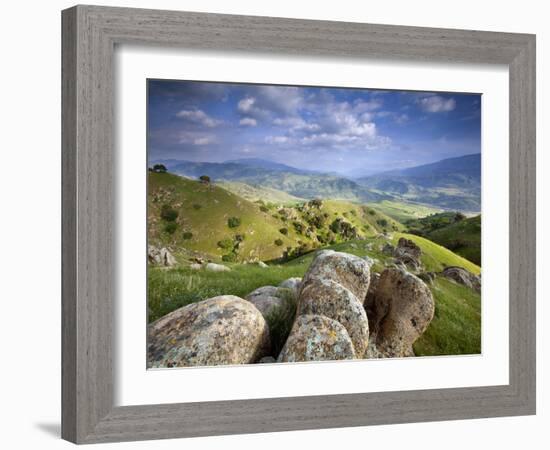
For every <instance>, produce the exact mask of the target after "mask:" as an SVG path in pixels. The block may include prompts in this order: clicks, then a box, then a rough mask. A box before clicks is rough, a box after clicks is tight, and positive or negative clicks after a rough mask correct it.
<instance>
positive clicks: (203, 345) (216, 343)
mask: <svg viewBox="0 0 550 450" xmlns="http://www.w3.org/2000/svg"><path fill="white" fill-rule="evenodd" d="M268 351H269V329H268V326H267V323H266V321H265V319H264V318H263V316H262V314H261V313H260V312H259V311H258V309H256V308H255V307H254V305H252V304H251V303H250V302H248V301H246V300H243V299H242V298H239V297H235V296H233V295H221V296H219V297H213V298H210V299H208V300H204V301H201V302H198V303H193V304H191V305H187V306H184V307H182V308H179V309H177V310H175V311H173V312H171V313H170V314H167V315H165V316H163V317H161V318H160V319H158V320H157V321H155V322H153V323H151V324H150V325H149V326H148V347H147V359H148V366H149V367H183V366H213V365H222V364H247V363H254V362H257V361H259V360H260V359H261V358H262V357H263V356H265V355H267V354H269V353H268Z"/></svg>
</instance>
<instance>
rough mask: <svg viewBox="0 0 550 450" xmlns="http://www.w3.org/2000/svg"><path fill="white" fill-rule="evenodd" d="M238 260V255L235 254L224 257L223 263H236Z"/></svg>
mask: <svg viewBox="0 0 550 450" xmlns="http://www.w3.org/2000/svg"><path fill="white" fill-rule="evenodd" d="M236 260H237V255H235V253H228V254H227V255H223V256H222V261H223V262H235V261H236Z"/></svg>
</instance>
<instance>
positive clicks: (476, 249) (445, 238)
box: [428, 215, 481, 265]
mask: <svg viewBox="0 0 550 450" xmlns="http://www.w3.org/2000/svg"><path fill="white" fill-rule="evenodd" d="M428 238H429V239H430V240H432V241H434V242H437V243H438V244H440V245H443V246H444V247H447V248H448V249H450V250H452V251H454V252H455V253H457V254H459V255H461V256H463V257H464V258H466V259H469V260H470V261H472V262H474V263H476V264H477V265H481V215H479V216H475V217H469V218H467V219H464V220H462V221H460V222H458V223H454V224H452V225H449V226H447V227H444V228H441V229H439V230H435V231H432V232H430V233H428Z"/></svg>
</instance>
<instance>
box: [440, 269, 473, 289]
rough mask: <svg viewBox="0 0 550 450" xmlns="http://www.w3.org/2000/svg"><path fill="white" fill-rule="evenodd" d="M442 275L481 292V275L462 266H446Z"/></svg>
mask: <svg viewBox="0 0 550 450" xmlns="http://www.w3.org/2000/svg"><path fill="white" fill-rule="evenodd" d="M441 275H443V276H444V277H445V278H448V279H449V280H452V281H454V282H455V283H458V284H463V285H464V286H467V287H469V288H470V289H473V290H474V291H476V292H481V277H480V276H479V275H475V274H473V273H472V272H469V271H467V270H466V269H464V268H462V267H446V268H445V269H444V270H443V272H441Z"/></svg>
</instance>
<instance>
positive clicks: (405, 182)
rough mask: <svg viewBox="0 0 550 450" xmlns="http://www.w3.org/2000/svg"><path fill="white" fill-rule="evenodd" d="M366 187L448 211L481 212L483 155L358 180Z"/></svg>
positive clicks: (462, 157) (383, 173)
mask: <svg viewBox="0 0 550 450" xmlns="http://www.w3.org/2000/svg"><path fill="white" fill-rule="evenodd" d="M357 182H358V183H360V184H361V185H363V186H367V187H369V188H371V189H375V190H379V191H384V192H387V193H389V194H393V195H397V196H399V197H401V198H403V199H405V200H414V201H417V202H422V203H428V204H431V205H436V206H440V207H443V208H448V209H459V210H463V211H480V208H481V155H480V154H473V155H465V156H459V157H457V158H449V159H444V160H441V161H437V162H435V163H431V164H424V165H421V166H416V167H410V168H408V169H399V170H392V171H388V172H382V173H378V174H376V175H372V176H368V177H363V178H360V179H358V180H357Z"/></svg>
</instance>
